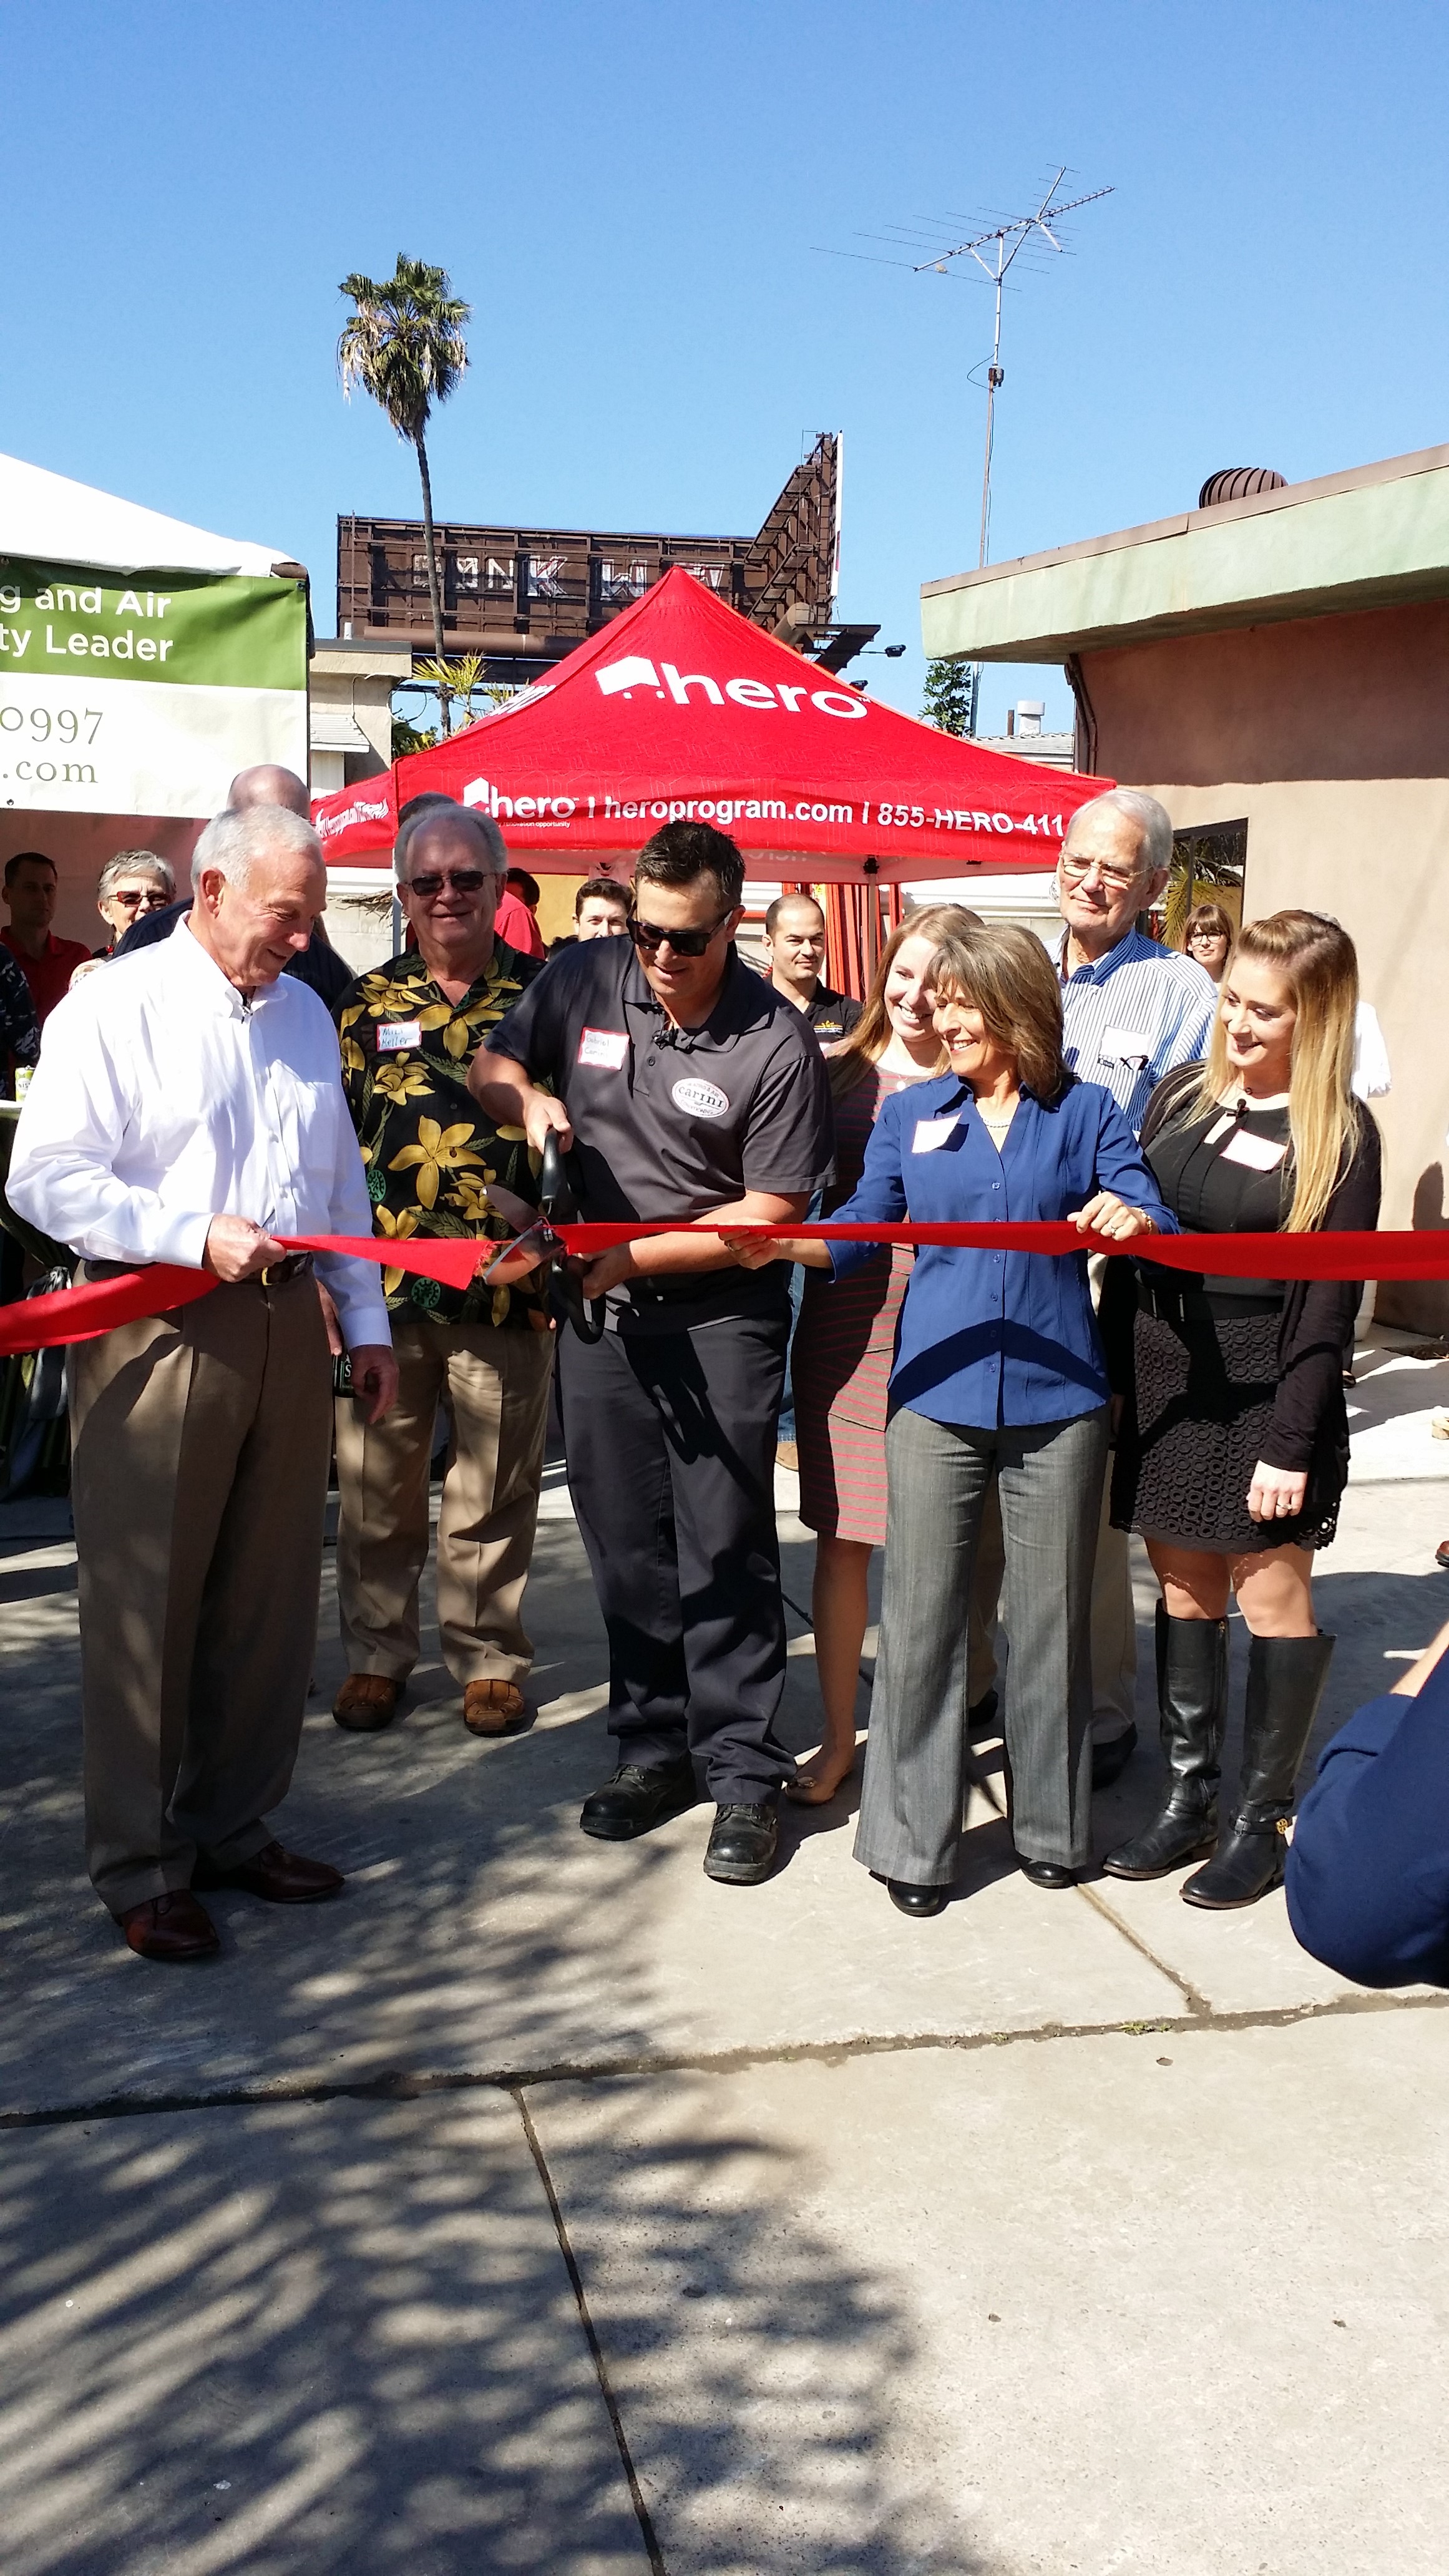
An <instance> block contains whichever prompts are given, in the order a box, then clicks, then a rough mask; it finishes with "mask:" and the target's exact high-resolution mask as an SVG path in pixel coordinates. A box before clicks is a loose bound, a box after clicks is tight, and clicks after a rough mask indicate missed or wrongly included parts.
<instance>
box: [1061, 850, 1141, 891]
mask: <svg viewBox="0 0 1449 2576" xmlns="http://www.w3.org/2000/svg"><path fill="white" fill-rule="evenodd" d="M1057 864H1058V866H1059V868H1060V870H1061V873H1062V875H1063V876H1064V877H1066V878H1068V879H1069V880H1070V882H1071V883H1072V884H1073V885H1081V884H1083V883H1084V882H1085V880H1086V879H1087V878H1088V877H1089V876H1090V875H1091V873H1092V870H1093V868H1095V869H1096V871H1097V883H1098V884H1099V886H1100V887H1101V889H1102V892H1103V893H1104V894H1128V893H1130V891H1131V889H1132V887H1133V886H1135V885H1137V884H1138V883H1139V882H1140V878H1141V871H1140V869H1138V868H1133V869H1132V870H1131V872H1130V874H1128V875H1127V876H1124V875H1123V874H1122V871H1121V869H1120V868H1104V867H1103V865H1102V863H1101V861H1100V859H1069V858H1068V857H1067V855H1066V853H1065V851H1064V852H1063V853H1062V856H1061V858H1060V859H1059V860H1058V862H1057Z"/></svg>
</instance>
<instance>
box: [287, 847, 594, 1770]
mask: <svg viewBox="0 0 1449 2576" xmlns="http://www.w3.org/2000/svg"><path fill="white" fill-rule="evenodd" d="M394 865H395V868H396V874H397V895H398V903H399V905H400V907H401V909H402V912H403V915H404V917H405V919H406V920H407V922H408V925H409V927H410V929H411V930H412V932H413V935H414V938H415V940H416V942H417V945H416V946H415V947H413V948H408V949H405V950H404V951H403V953H402V955H401V956H398V957H393V958H390V959H389V960H388V962H387V963H386V964H385V965H382V966H376V967H373V968H372V969H371V970H370V971H369V972H368V973H366V974H363V975H359V976H358V977H357V979H356V980H355V982H354V983H353V984H352V985H351V986H350V987H349V989H348V991H347V992H346V993H344V995H343V997H342V1001H341V1003H340V1005H339V1008H338V1015H337V1016H338V1028H339V1030H340V1033H341V1039H342V1079H343V1086H344V1088H345V1090H346V1093H347V1102H348V1107H349V1108H350V1109H351V1112H352V1119H353V1124H354V1126H355V1127H356V1129H357V1137H358V1142H359V1144H360V1145H361V1147H362V1159H363V1162H364V1164H365V1165H366V1168H367V1186H368V1191H369V1194H370V1196H371V1199H372V1204H373V1224H374V1231H375V1232H377V1233H379V1234H387V1235H391V1236H393V1237H395V1238H396V1239H397V1240H398V1241H400V1242H401V1241H403V1240H405V1239H406V1238H407V1237H408V1236H410V1235H449V1236H455V1237H456V1236H459V1235H476V1236H477V1237H478V1238H479V1241H480V1242H482V1241H483V1240H484V1239H485V1238H486V1237H487V1236H488V1234H489V1232H490V1230H491V1231H492V1232H493V1233H495V1234H500V1233H503V1232H505V1230H506V1229H505V1228H504V1227H503V1226H502V1225H501V1224H500V1223H499V1222H498V1220H497V1219H496V1218H494V1219H490V1215H489V1210H488V1206H487V1202H486V1198H485V1195H484V1194H485V1190H486V1187H487V1185H488V1184H489V1183H490V1182H501V1183H502V1184H503V1186H504V1187H505V1188H506V1189H511V1190H512V1191H514V1193H515V1194H516V1195H518V1196H519V1197H522V1198H526V1199H528V1200H529V1201H530V1202H531V1201H532V1200H533V1199H534V1198H535V1197H536V1195H537V1185H536V1183H535V1181H534V1178H533V1174H532V1170H531V1167H530V1164H529V1159H528V1151H527V1148H526V1146H525V1145H524V1142H523V1137H522V1131H521V1129H518V1128H515V1129H514V1131H513V1134H512V1136H511V1137H510V1136H500V1134H499V1133H498V1130H497V1128H496V1127H495V1126H494V1124H493V1123H492V1121H491V1120H489V1119H487V1118H485V1117H484V1115H483V1114H482V1112H481V1111H480V1110H479V1108H478V1106H477V1104H476V1102H475V1101H474V1100H473V1099H472V1098H471V1097H470V1095H469V1091H468V1067H469V1065H470V1063H471V1061H472V1058H473V1053H474V1049H475V1048H476V1047H477V1046H478V1044H479V1042H480V1040H481V1039H483V1038H484V1037H485V1036H486V1035H487V1034H488V1033H489V1032H490V1031H491V1030H493V1029H494V1028H495V1027H496V1026H497V1024H498V1022H499V1021H500V1020H501V1019H502V1017H503V1015H504V1013H505V1012H506V1011H507V1010H508V1009H509V1008H510V1007H511V1006H512V1004H513V1003H515V1002H516V1001H518V1000H519V998H520V996H521V995H522V993H523V991H524V989H525V987H526V986H527V985H528V984H529V983H531V982H532V980H533V978H534V977H535V976H536V975H537V974H538V973H539V972H540V964H539V962H538V961H536V960H535V959H533V958H531V957H523V956H520V955H519V954H518V953H517V951H516V950H514V949H512V948H510V947H509V946H507V944H506V943H505V942H504V941H503V940H501V939H500V938H498V937H497V935H496V932H495V926H494V925H495V918H496V914H497V909H498V898H499V896H500V894H501V893H502V890H503V883H504V871H505V869H506V867H507V865H508V853H507V851H506V849H505V847H504V843H503V836H502V834H501V833H500V831H499V829H498V826H497V824H496V823H494V822H492V821H491V820H490V819H489V818H488V817H487V816H486V815H481V814H477V813H475V812H473V811H471V810H469V809H465V808H464V807H463V806H461V805H455V804H453V803H452V802H451V801H450V800H448V799H434V798H430V799H429V800H428V802H427V803H426V804H423V805H420V806H419V807H418V808H417V809H416V810H414V811H413V812H412V813H411V814H409V815H406V816H405V817H404V820H403V824H402V828H401V830H400V832H399V834H398V840H397V847H396V851H395V857H394ZM383 1286H384V1289H385V1291H386V1295H387V1303H388V1312H389V1317H390V1321H391V1325H392V1336H393V1349H394V1352H395V1354H396V1358H397V1364H398V1397H397V1402H396V1403H395V1404H394V1406H393V1407H392V1410H391V1411H390V1412H389V1414H388V1415H387V1416H386V1418H385V1420H383V1421H381V1422H372V1421H369V1419H368V1418H367V1415H366V1413H365V1412H363V1411H361V1410H360V1409H359V1408H358V1407H357V1406H356V1405H354V1404H353V1403H352V1402H351V1401H350V1399H349V1398H347V1397H345V1396H344V1397H341V1398H340V1399H339V1401H338V1405H337V1478H338V1486H339V1491H340V1496H341V1504H340V1511H339V1517H338V1529H337V1592H338V1601H339V1607H340V1611H341V1622H342V1642H343V1645H344V1646H345V1648H346V1651H347V1667H348V1669H347V1678H346V1680H345V1681H344V1682H343V1684H342V1687H341V1689H340V1690H339V1692H338V1694H337V1698H336V1700H335V1702H334V1704H333V1710H332V1714H333V1716H334V1717H335V1718H336V1720H337V1723H338V1725H339V1726H342V1727H346V1728H347V1729H349V1731H351V1732H352V1733H354V1734H373V1733H375V1732H376V1731H377V1730H378V1729H379V1728H380V1727H384V1726H387V1725H388V1724H389V1723H390V1721H391V1720H392V1718H393V1717H394V1716H395V1715H396V1713H397V1708H398V1704H399V1701H400V1698H401V1695H402V1691H403V1687H404V1684H405V1683H406V1681H407V1678H408V1675H409V1674H410V1673H411V1671H412V1669H413V1666H414V1664H415V1663H416V1662H417V1659H418V1656H419V1653H420V1651H421V1635H420V1629H419V1620H418V1586H419V1582H420V1580H421V1576H422V1571H423V1567H424V1565H425V1564H426V1562H427V1554H428V1490H429V1471H430V1465H431V1459H432V1451H433V1432H434V1424H435V1422H436V1419H437V1414H438V1408H439V1406H440V1405H441V1407H442V1408H443V1411H444V1413H445V1414H446V1416H447V1419H448V1422H449V1426H450V1437H449V1442H448V1452H447V1461H446V1465H445V1467H444V1471H443V1493H442V1503H441V1508H440V1511H439V1515H438V1560H437V1605H438V1636H439V1640H440V1643H441V1646H442V1650H443V1660H444V1662H445V1664H446V1665H447V1667H448V1670H449V1672H450V1673H451V1675H452V1677H453V1679H454V1681H455V1682H456V1683H457V1684H458V1685H459V1687H460V1689H461V1690H462V1694H463V1721H464V1724H465V1725H466V1726H467V1728H468V1730H469V1732H470V1733H471V1734H473V1735H501V1734H502V1733H503V1732H504V1730H505V1728H507V1727H508V1726H511V1725H515V1724H516V1723H517V1722H518V1721H519V1720H520V1719H521V1718H522V1717H523V1716H524V1715H525V1713H526V1703H525V1699H524V1691H523V1685H524V1683H525V1681H526V1680H527V1677H528V1673H529V1671H530V1668H531V1666H532V1662H533V1647H532V1644H531V1642H530V1640H529V1638H528V1635H527V1633H526V1632H525V1629H524V1626H523V1617H522V1609H523V1593H524V1586H525V1584H526V1583H527V1580H528V1568H529V1560H530V1558H531V1556H532V1553H533V1537H534V1529H535V1526H536V1523H537V1519H538V1497H539V1488H540V1485H541V1483H542V1478H543V1451H544V1439H545V1435H546V1431H547V1424H548V1394H549V1384H550V1379H551V1376H552V1368H553V1336H552V1328H551V1325H550V1322H549V1318H548V1314H547V1312H546V1309H545V1307H544V1303H543V1300H542V1297H541V1295H540V1292H539V1288H538V1285H537V1282H536V1281H535V1280H533V1279H532V1278H524V1279H522V1280H521V1281H516V1282H513V1283H512V1284H504V1282H503V1281H502V1280H501V1279H497V1278H495V1279H494V1280H485V1279H483V1278H481V1277H479V1278H475V1279H474V1280H473V1282H472V1284H471V1285H470V1286H469V1287H467V1288H462V1289H459V1288H446V1287H444V1286H442V1285H441V1284H440V1283H439V1282H438V1281H437V1280H435V1279H421V1278H416V1277H413V1276H411V1275H410V1274H409V1273H407V1272H405V1271H401V1270H386V1271H384V1273H383Z"/></svg>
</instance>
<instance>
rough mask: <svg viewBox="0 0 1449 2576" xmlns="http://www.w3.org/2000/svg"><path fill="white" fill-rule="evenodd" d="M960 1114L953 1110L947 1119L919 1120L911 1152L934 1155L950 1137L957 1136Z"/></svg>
mask: <svg viewBox="0 0 1449 2576" xmlns="http://www.w3.org/2000/svg"><path fill="white" fill-rule="evenodd" d="M960 1114H961V1113H960V1111H959V1110H956V1109H953V1110H952V1111H951V1113H950V1115H949V1117H946V1118H918V1119H917V1120H916V1133H915V1136H914V1139H913V1140H912V1144H911V1152H912V1153H913V1154H934V1153H935V1152H936V1150H937V1148H938V1147H939V1146H941V1145H944V1144H945V1142H946V1139H947V1137H948V1136H951V1135H954V1134H955V1131H956V1126H957V1122H958V1120H959V1118H960Z"/></svg>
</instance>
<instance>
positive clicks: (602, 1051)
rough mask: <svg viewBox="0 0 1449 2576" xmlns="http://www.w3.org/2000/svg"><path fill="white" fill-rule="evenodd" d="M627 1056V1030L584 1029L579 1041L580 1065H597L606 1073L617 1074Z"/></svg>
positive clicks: (625, 1061)
mask: <svg viewBox="0 0 1449 2576" xmlns="http://www.w3.org/2000/svg"><path fill="white" fill-rule="evenodd" d="M628 1056H629V1033H628V1030H627V1029H585V1030H584V1033H583V1035H582V1037H581V1038H580V1039H579V1055H578V1060H579V1062H580V1064H598V1065H602V1066H603V1067H604V1069H605V1071H606V1072H608V1073H618V1072H619V1071H620V1070H621V1069H622V1067H623V1066H624V1065H625V1064H626V1063H627V1061H628Z"/></svg>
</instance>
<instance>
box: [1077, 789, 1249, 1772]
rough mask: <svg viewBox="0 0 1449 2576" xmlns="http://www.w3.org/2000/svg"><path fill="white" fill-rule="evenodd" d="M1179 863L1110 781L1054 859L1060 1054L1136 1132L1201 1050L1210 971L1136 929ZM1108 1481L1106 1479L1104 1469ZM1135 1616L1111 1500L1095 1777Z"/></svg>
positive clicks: (1166, 841) (1095, 1605)
mask: <svg viewBox="0 0 1449 2576" xmlns="http://www.w3.org/2000/svg"><path fill="white" fill-rule="evenodd" d="M1171 864H1172V820H1171V817H1170V815H1169V814H1168V811H1167V808H1166V806H1165V805H1160V804H1159V803H1158V801H1157V798H1156V797H1155V796H1145V795H1143V794H1142V792H1141V791H1140V789H1138V788H1135V787H1112V788H1109V789H1108V791H1107V793H1106V795H1104V796H1094V797H1093V799H1092V801H1091V803H1090V804H1089V805H1081V806H1079V807H1078V809H1077V811H1076V813H1075V814H1074V815H1073V817H1072V820H1071V824H1070V826H1069V828H1068V831H1067V836H1066V840H1065V841H1064V843H1063V845H1062V855H1061V859H1060V862H1059V864H1058V869H1057V890H1058V900H1059V902H1060V906H1061V915H1062V922H1063V925H1064V926H1063V930H1062V937H1061V944H1060V947H1059V949H1058V951H1057V967H1058V972H1059V973H1060V975H1061V979H1062V1019H1063V1022H1064V1026H1065V1038H1066V1044H1065V1050H1064V1052H1065V1055H1066V1060H1067V1062H1068V1064H1069V1065H1070V1066H1071V1068H1072V1071H1073V1072H1074V1073H1075V1074H1076V1075H1077V1077H1078V1079H1079V1081H1082V1082H1099V1083H1100V1084H1101V1085H1102V1088H1103V1089H1104V1090H1105V1091H1110V1092H1111V1094H1112V1097H1113V1099H1114V1100H1115V1101H1116V1103H1117V1106H1118V1108H1119V1109H1120V1110H1121V1111H1122V1113H1123V1115H1124V1116H1125V1118H1126V1120H1127V1123H1128V1125H1129V1126H1130V1127H1131V1129H1132V1132H1133V1134H1134V1135H1137V1134H1138V1133H1140V1130H1141V1126H1142V1121H1143V1118H1144V1117H1145V1115H1146V1112H1147V1104H1148V1101H1149V1100H1150V1099H1151V1097H1152V1094H1153V1092H1154V1091H1155V1090H1156V1088H1157V1085H1158V1083H1159V1082H1161V1080H1162V1078H1163V1076H1164V1074H1168V1073H1171V1071H1172V1069H1173V1067H1174V1065H1179V1064H1194V1063H1196V1062H1197V1061H1198V1059H1199V1058H1200V1057H1201V1056H1203V1055H1204V1054H1206V1052H1207V1042H1208V1037H1209V1034H1210V1032H1211V1029H1212V1024H1213V1014H1214V1012H1215V1011H1216V1009H1217V999H1218V997H1217V987H1216V985H1215V984H1214V983H1213V980H1212V977H1211V976H1210V975H1209V974H1207V973H1206V972H1205V971H1204V969H1203V968H1202V967H1201V966H1199V965H1196V964H1195V963H1194V961H1193V960H1192V958H1190V957H1183V956H1181V955H1180V954H1179V952H1178V951H1177V950H1176V949H1175V948H1164V947H1163V946H1162V944H1161V942H1160V941H1158V940H1156V939H1149V938H1148V936H1147V934H1146V933H1145V931H1142V930H1139V929H1138V927H1137V924H1138V920H1139V917H1140V916H1141V914H1143V913H1144V912H1146V911H1147V910H1148V908H1149V906H1150V905H1152V904H1154V903H1155V902H1156V901H1157V898H1158V896H1159V895H1160V894H1161V892H1162V889H1163V887H1164V886H1165V885H1166V883H1167V875H1168V870H1169V868H1170V867H1171ZM1109 1483H1110V1479H1109ZM1136 1705H1137V1621H1136V1614H1135V1611H1134V1608H1133V1601H1132V1578H1131V1573H1130V1570H1129V1565H1128V1556H1127V1539H1126V1534H1125V1532H1124V1531H1122V1530H1114V1529H1113V1528H1112V1527H1111V1525H1110V1523H1109V1521H1108V1519H1107V1514H1106V1504H1105V1499H1104V1505H1103V1516H1102V1528H1101V1535H1100V1538H1099V1540H1098V1546H1097V1566H1096V1576H1095V1580H1094V1583H1093V1587H1092V1736H1093V1781H1094V1784H1095V1786H1096V1787H1098V1788H1107V1787H1109V1786H1110V1784H1111V1782H1112V1781H1113V1780H1115V1779H1116V1778H1117V1776H1118V1773H1119V1772H1120V1771H1122V1770H1123V1769H1124V1768H1125V1766H1126V1764H1127V1762H1128V1761H1129V1760H1130V1758H1131V1756H1132V1754H1133V1752H1134V1751H1135V1749H1136V1744H1137V1723H1136V1716H1135V1710H1136Z"/></svg>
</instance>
